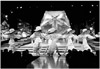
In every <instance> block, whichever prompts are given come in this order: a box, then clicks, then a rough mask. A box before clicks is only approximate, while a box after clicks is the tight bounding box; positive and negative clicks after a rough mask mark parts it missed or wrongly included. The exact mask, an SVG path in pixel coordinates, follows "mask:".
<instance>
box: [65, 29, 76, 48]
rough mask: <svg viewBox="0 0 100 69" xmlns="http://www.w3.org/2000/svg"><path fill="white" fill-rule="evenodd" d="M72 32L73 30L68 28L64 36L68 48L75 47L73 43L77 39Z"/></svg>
mask: <svg viewBox="0 0 100 69" xmlns="http://www.w3.org/2000/svg"><path fill="white" fill-rule="evenodd" d="M74 32H75V31H74V30H72V29H68V34H67V37H66V39H67V40H68V42H67V46H68V50H72V49H74V48H75V47H74V43H75V41H76V39H77V36H76V35H74V34H73V33H74Z"/></svg>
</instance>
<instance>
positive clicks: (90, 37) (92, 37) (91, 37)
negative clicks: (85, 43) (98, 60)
mask: <svg viewBox="0 0 100 69" xmlns="http://www.w3.org/2000/svg"><path fill="white" fill-rule="evenodd" d="M87 37H88V38H89V39H95V38H96V37H94V36H91V35H89V34H88V35H87Z"/></svg>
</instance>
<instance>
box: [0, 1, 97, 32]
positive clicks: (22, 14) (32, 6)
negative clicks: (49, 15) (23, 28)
mask: <svg viewBox="0 0 100 69" xmlns="http://www.w3.org/2000/svg"><path fill="white" fill-rule="evenodd" d="M81 5H83V6H81ZM92 5H93V6H92ZM17 7H18V8H17ZM21 7H22V8H21ZM49 10H50V11H57V10H58V11H65V12H66V15H67V16H68V18H69V21H70V23H71V26H72V29H75V30H77V31H76V32H77V33H79V32H80V29H83V28H85V26H86V23H87V24H88V25H90V26H92V24H93V26H94V28H95V27H96V28H95V30H96V33H98V31H99V1H47V2H46V1H42V2H41V1H13V2H12V1H9V2H7V1H2V2H1V12H2V13H3V14H6V15H8V23H9V24H10V25H11V27H14V28H16V27H17V26H16V25H17V23H18V21H19V20H22V21H25V22H28V23H30V24H31V25H32V26H33V29H34V28H35V27H36V26H37V25H40V23H41V20H42V18H43V15H44V12H45V11H49ZM89 11H91V13H89ZM11 12H13V13H11Z"/></svg>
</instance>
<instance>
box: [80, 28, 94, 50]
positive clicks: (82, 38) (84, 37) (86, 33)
mask: <svg viewBox="0 0 100 69" xmlns="http://www.w3.org/2000/svg"><path fill="white" fill-rule="evenodd" d="M78 37H79V40H78V43H79V42H80V41H81V42H82V43H81V44H82V45H83V47H84V50H88V49H90V51H91V52H92V49H91V48H90V46H89V45H88V43H87V38H89V39H95V37H93V36H91V35H90V31H89V30H87V29H83V30H82V33H81V34H80V35H79V36H78ZM79 44H80V43H79Z"/></svg>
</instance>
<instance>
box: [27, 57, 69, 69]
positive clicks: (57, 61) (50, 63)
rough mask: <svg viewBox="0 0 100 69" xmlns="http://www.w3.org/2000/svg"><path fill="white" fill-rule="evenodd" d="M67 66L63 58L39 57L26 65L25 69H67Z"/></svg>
mask: <svg viewBox="0 0 100 69" xmlns="http://www.w3.org/2000/svg"><path fill="white" fill-rule="evenodd" d="M68 67H69V65H68V63H67V62H66V57H65V56H44V57H39V58H38V59H36V60H35V61H32V62H31V63H30V64H28V65H27V69H30V68H34V69H55V68H57V69H65V68H66V69H68Z"/></svg>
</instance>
